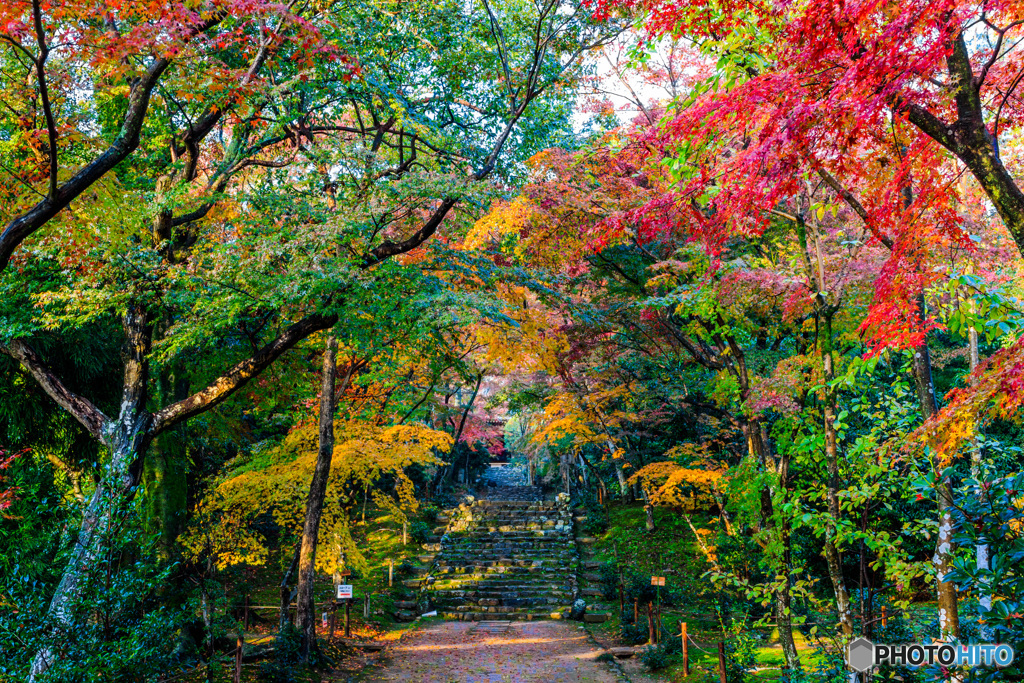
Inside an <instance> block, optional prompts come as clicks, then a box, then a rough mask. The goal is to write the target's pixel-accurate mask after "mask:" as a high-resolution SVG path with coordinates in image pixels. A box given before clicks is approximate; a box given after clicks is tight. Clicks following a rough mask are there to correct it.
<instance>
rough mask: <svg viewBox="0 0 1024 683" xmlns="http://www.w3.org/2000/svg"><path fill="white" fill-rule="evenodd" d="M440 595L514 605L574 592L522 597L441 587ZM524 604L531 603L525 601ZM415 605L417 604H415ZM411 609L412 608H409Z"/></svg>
mask: <svg viewBox="0 0 1024 683" xmlns="http://www.w3.org/2000/svg"><path fill="white" fill-rule="evenodd" d="M435 593H436V595H437V596H438V600H467V601H479V600H497V601H498V602H496V603H495V604H509V605H513V604H516V603H517V602H521V601H529V600H543V601H544V602H548V601H549V598H550V599H555V600H560V601H563V602H564V601H565V599H566V598H568V597H570V596H571V595H572V593H571V592H570V591H555V590H547V591H537V592H535V593H533V594H531V596H530V597H525V598H524V597H522V596H521V595H520V593H519V592H517V591H495V590H445V589H441V590H438V591H435ZM523 604H529V603H528V602H523ZM414 606H415V605H414ZM409 609H411V608H409Z"/></svg>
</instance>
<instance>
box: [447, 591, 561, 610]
mask: <svg viewBox="0 0 1024 683" xmlns="http://www.w3.org/2000/svg"><path fill="white" fill-rule="evenodd" d="M565 603H566V598H565V597H564V596H560V595H539V596H534V597H530V598H478V597H472V598H456V597H440V598H438V599H437V600H436V601H435V604H436V605H437V607H438V609H444V610H449V609H454V610H455V611H461V612H466V611H469V612H472V611H474V608H476V607H502V608H505V609H513V608H523V607H544V608H546V609H550V608H551V607H557V606H559V605H562V606H564V605H565Z"/></svg>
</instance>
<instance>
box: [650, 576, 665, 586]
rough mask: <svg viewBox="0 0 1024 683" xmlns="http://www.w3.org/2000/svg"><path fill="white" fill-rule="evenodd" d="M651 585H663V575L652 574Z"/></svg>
mask: <svg viewBox="0 0 1024 683" xmlns="http://www.w3.org/2000/svg"><path fill="white" fill-rule="evenodd" d="M651 585H652V586H664V585H665V577H664V576H652V577H651Z"/></svg>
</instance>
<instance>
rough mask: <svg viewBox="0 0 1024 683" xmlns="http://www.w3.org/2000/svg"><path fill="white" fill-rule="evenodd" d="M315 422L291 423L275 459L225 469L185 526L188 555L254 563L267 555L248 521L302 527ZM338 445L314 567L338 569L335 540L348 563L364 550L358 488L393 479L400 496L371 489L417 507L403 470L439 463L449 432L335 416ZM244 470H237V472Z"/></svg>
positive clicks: (394, 505)
mask: <svg viewBox="0 0 1024 683" xmlns="http://www.w3.org/2000/svg"><path fill="white" fill-rule="evenodd" d="M316 427H317V426H316V425H315V424H312V425H306V426H304V427H301V428H299V429H296V430H294V431H293V432H292V433H290V434H289V435H288V437H286V438H285V440H284V441H283V442H282V444H281V445H280V446H279V447H278V448H277V449H276V450H275V451H274V452H273V453H272V456H273V458H272V460H273V462H272V464H269V465H267V466H265V467H260V468H253V469H244V468H246V466H247V465H245V464H243V465H241V466H240V467H237V468H236V469H235V472H236V473H234V474H229V475H228V476H227V477H226V478H225V479H224V480H222V481H221V482H220V484H219V485H218V486H217V487H216V488H215V489H214V490H213V491H212V492H211V493H210V494H209V495H208V496H207V498H206V499H205V500H204V501H203V502H202V503H201V505H200V509H201V510H202V511H203V514H202V515H200V516H199V517H198V518H197V523H195V524H193V525H192V527H190V528H189V529H188V530H187V531H186V534H185V536H184V539H183V542H184V545H185V547H186V549H187V550H188V552H189V554H190V555H191V556H192V559H199V557H201V556H204V555H205V556H207V557H211V558H213V561H214V563H215V564H216V566H218V567H219V568H224V567H227V566H230V565H233V564H249V565H259V564H262V563H263V562H265V561H266V559H267V554H268V550H267V548H266V545H265V540H266V539H264V538H263V537H262V536H261V535H260V534H259V533H258V532H256V531H254V530H253V529H252V526H251V525H252V522H253V521H255V519H256V518H257V517H259V516H261V515H263V514H266V513H269V514H270V515H272V516H273V518H274V521H275V522H277V524H278V525H279V526H280V527H282V529H284V530H285V531H286V533H287V532H290V533H291V534H292V535H293V536H298V535H299V534H300V533H301V530H302V523H303V517H304V515H305V506H306V498H307V496H308V493H309V484H310V481H311V479H312V476H313V469H314V467H315V465H316V458H317V448H318V437H317V428H316ZM335 434H336V445H335V447H334V453H333V456H332V461H331V472H330V476H329V477H328V484H327V496H326V499H325V501H324V511H323V518H322V521H321V532H320V536H319V543H318V545H317V561H316V565H317V569H319V570H320V571H323V572H325V573H333V572H334V571H335V570H336V569H337V562H338V559H339V558H338V550H339V548H338V546H339V545H341V546H342V547H341V550H344V551H345V555H346V558H347V560H348V563H349V564H350V565H352V566H357V567H358V566H359V565H360V563H361V562H363V560H362V555H361V553H359V550H358V548H357V546H356V544H355V543H354V542H352V539H351V535H350V533H349V527H348V509H349V508H351V506H352V505H353V504H355V502H356V500H357V497H358V496H359V494H360V493H362V492H364V491H367V490H368V489H370V488H371V487H373V486H374V485H375V484H376V483H377V482H378V481H379V480H380V479H381V478H383V477H385V476H392V477H394V478H395V481H396V485H395V494H396V496H397V501H396V500H395V499H392V498H391V497H390V496H387V495H382V494H379V492H377V491H374V500H375V501H377V500H378V495H381V496H382V497H381V498H380V500H381V501H382V502H383V500H384V499H387V500H388V501H389V503H388V504H387V505H386V506H387V507H388V509H389V510H392V511H398V512H399V513H401V514H402V515H403V516H404V514H405V513H406V512H412V511H415V510H416V506H417V503H416V498H415V495H414V494H415V491H414V488H413V484H412V481H411V480H410V479H409V477H408V476H407V475H406V473H405V470H406V468H408V467H411V466H413V465H425V466H426V465H440V464H443V461H442V460H441V459H440V458H438V457H437V455H435V453H437V452H440V453H447V452H449V451H450V450H451V447H452V438H451V436H450V435H448V434H446V433H445V432H440V431H436V430H433V429H429V428H427V427H424V426H422V425H396V426H392V427H379V426H377V425H373V424H369V423H365V422H343V421H337V422H335ZM239 470H241V471H239Z"/></svg>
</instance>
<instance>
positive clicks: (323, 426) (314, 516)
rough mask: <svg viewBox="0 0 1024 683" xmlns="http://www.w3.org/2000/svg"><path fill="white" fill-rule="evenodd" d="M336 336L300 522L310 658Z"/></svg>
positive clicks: (303, 629) (329, 348)
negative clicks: (317, 548)
mask: <svg viewBox="0 0 1024 683" xmlns="http://www.w3.org/2000/svg"><path fill="white" fill-rule="evenodd" d="M337 356H338V340H337V339H336V338H335V337H334V335H331V336H329V337H328V338H327V344H326V348H325V349H324V358H323V370H322V373H321V374H322V377H321V380H322V382H321V385H320V446H319V449H318V450H317V456H316V467H315V468H314V470H313V481H312V482H311V483H310V485H309V496H308V497H307V498H306V517H305V520H304V522H303V525H302V545H301V547H300V549H299V591H298V598H297V601H298V605H297V610H298V618H297V620H296V621H297V626H298V629H299V638H300V657H301V659H302V661H303V662H308V661H309V656H310V653H311V652H312V651H313V650H314V649H315V648H316V604H315V600H314V599H315V595H314V590H313V588H314V583H315V579H316V571H315V565H316V544H317V538H318V537H319V534H320V519H321V518H322V516H323V510H324V498H326V496H327V479H328V477H329V475H330V473H331V457H332V455H333V454H334V381H335V376H336V374H337Z"/></svg>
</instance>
